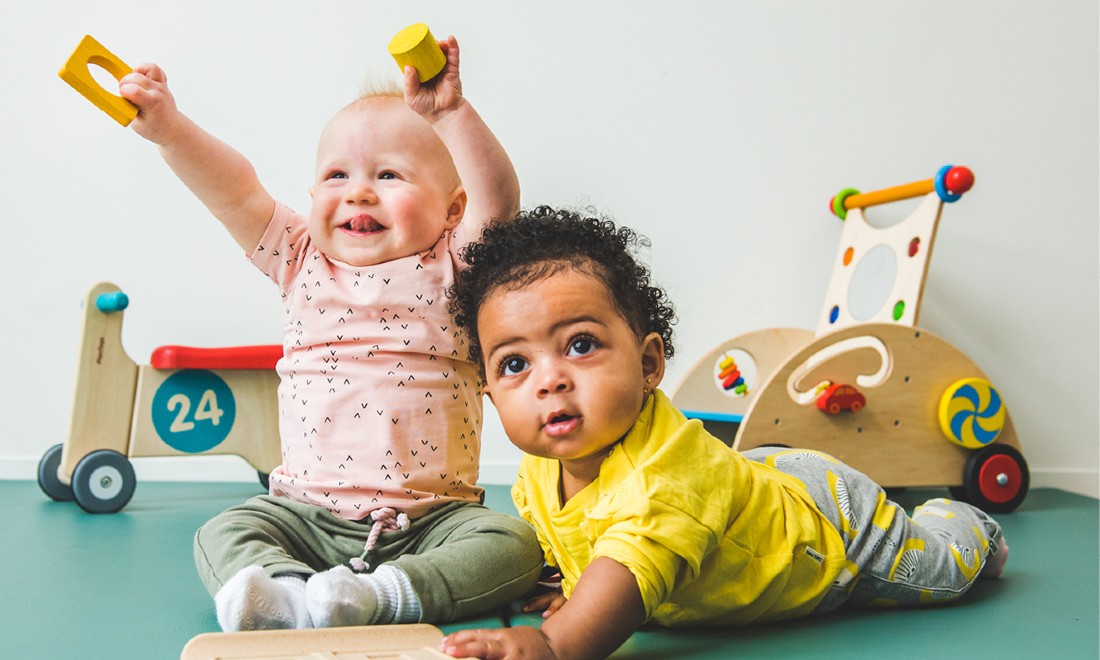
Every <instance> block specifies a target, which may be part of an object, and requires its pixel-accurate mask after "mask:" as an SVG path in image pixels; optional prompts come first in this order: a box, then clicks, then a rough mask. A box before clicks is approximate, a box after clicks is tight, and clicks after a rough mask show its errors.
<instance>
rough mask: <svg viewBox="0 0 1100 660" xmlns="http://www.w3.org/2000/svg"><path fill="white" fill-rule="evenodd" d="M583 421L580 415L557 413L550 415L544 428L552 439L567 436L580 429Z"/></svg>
mask: <svg viewBox="0 0 1100 660" xmlns="http://www.w3.org/2000/svg"><path fill="white" fill-rule="evenodd" d="M581 419H582V418H581V416H580V415H571V414H569V413H567V412H556V413H554V414H553V415H550V418H549V419H547V420H546V423H545V424H544V425H543V427H542V428H543V431H545V432H546V434H547V435H549V436H551V437H558V436H565V435H568V434H570V433H572V432H573V431H576V430H577V429H578V428H580V425H581Z"/></svg>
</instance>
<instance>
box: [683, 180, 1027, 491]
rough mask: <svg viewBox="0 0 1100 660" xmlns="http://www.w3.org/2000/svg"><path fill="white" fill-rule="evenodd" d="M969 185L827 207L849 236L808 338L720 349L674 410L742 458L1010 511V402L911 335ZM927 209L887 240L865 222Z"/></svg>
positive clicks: (923, 337)
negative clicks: (815, 462) (826, 460)
mask: <svg viewBox="0 0 1100 660" xmlns="http://www.w3.org/2000/svg"><path fill="white" fill-rule="evenodd" d="M972 184H973V174H972V173H971V172H970V170H968V169H966V168H964V167H952V166H945V167H943V168H941V169H940V170H939V172H937V174H936V176H935V177H934V178H933V179H928V180H925V181H918V182H915V183H911V184H906V185H903V186H898V187H895V188H889V189H886V190H880V191H876V192H872V193H867V194H860V193H859V192H858V191H856V190H852V189H846V190H844V191H842V192H841V193H840V194H838V195H837V196H836V197H835V198H834V199H833V200H832V202H831V204H830V206H831V208H832V210H833V212H834V214H836V215H837V216H838V217H840V218H841V220H844V229H843V232H842V234H841V241H840V248H839V250H838V252H837V258H836V261H835V263H834V265H833V273H832V278H831V280H830V283H829V287H828V291H827V294H826V299H825V305H824V308H823V310H822V314H821V317H820V319H819V322H818V327H817V330H816V332H811V331H809V330H800V329H791V328H772V329H766V330H758V331H753V332H749V333H746V334H743V335H740V336H737V337H734V338H733V339H730V340H729V341H726V342H723V343H722V344H720V345H719V346H717V347H715V348H714V349H713V350H711V351H709V352H708V353H707V354H706V355H704V356H703V357H702V358H701V359H700V360H699V361H698V362H697V363H696V364H695V365H693V366H692V368H691V369H690V370H689V371H688V373H687V374H686V375H685V377H684V378H683V379H682V380H681V382H680V383H679V384H678V385H677V387H676V389H675V390H674V392H673V396H672V402H673V404H675V405H676V406H677V407H678V408H680V409H681V410H683V411H684V414H686V415H687V416H688V417H693V418H697V419H701V420H703V422H704V424H705V425H707V427H708V428H709V429H710V430H711V431H712V432H714V433H715V434H716V435H718V436H719V437H725V438H731V437H732V445H733V447H734V448H735V449H738V450H747V449H752V448H754V447H761V446H785V447H797V448H804V449H814V450H819V451H823V452H826V453H828V454H830V455H832V456H835V457H836V458H837V459H839V460H841V461H843V462H845V463H847V464H849V465H851V466H852V467H854V468H856V469H858V470H860V471H862V472H864V473H865V474H867V475H868V476H870V477H871V478H872V479H874V480H875V481H877V482H878V483H879V484H881V485H882V486H884V487H887V488H903V487H917V486H946V487H948V488H949V489H950V490H951V492H952V495H953V497H955V498H956V499H962V500H965V501H968V502H970V503H972V504H974V505H976V506H978V507H980V508H982V509H984V510H986V511H989V512H1004V511H1012V510H1014V509H1015V508H1016V507H1018V506H1019V505H1020V503H1021V502H1022V501H1023V500H1024V498H1025V497H1026V495H1027V491H1028V486H1029V481H1030V477H1029V473H1028V468H1027V462H1026V461H1025V460H1024V457H1023V455H1022V454H1021V453H1020V444H1019V440H1018V439H1017V437H1016V430H1015V428H1014V427H1013V424H1012V419H1011V418H1010V417H1009V415H1008V412H1007V409H1006V407H1005V403H1004V400H1003V399H1002V398H1001V395H1000V393H999V392H998V391H997V389H996V388H994V387H993V385H992V384H991V383H990V382H989V381H988V380H987V379H986V377H985V375H984V374H983V373H982V372H981V370H980V369H979V368H978V367H977V365H975V364H974V363H973V362H972V361H971V360H970V359H968V358H967V357H966V356H965V355H963V354H962V352H960V351H959V350H958V349H956V348H955V347H953V346H952V345H951V344H949V343H947V342H946V341H945V340H943V339H941V338H940V337H937V336H936V335H934V334H933V333H931V332H928V331H927V330H925V329H923V328H920V327H919V326H917V315H918V313H919V309H920V302H921V294H922V292H923V289H924V279H925V275H926V273H927V268H928V261H929V259H930V257H931V254H932V244H933V242H934V240H935V235H936V227H937V224H938V223H939V219H940V214H941V211H942V209H943V204H944V203H945V202H954V201H956V200H958V199H959V198H960V197H961V196H962V194H963V193H964V192H966V191H967V190H969V188H970V187H971V185H972ZM914 197H922V198H923V199H922V200H921V201H920V203H919V206H918V207H917V208H916V209H915V210H914V211H913V212H912V213H911V214H910V215H909V217H908V218H906V219H905V220H903V221H901V222H899V223H897V224H894V225H892V226H890V227H886V228H878V227H874V226H872V225H871V224H869V223H868V222H867V220H866V219H865V217H864V214H863V209H864V208H866V207H868V206H873V205H876V204H883V203H887V202H893V201H898V200H902V199H909V198H914Z"/></svg>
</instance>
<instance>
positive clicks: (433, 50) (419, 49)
mask: <svg viewBox="0 0 1100 660" xmlns="http://www.w3.org/2000/svg"><path fill="white" fill-rule="evenodd" d="M389 50H390V55H393V59H394V60H395V61H396V62H397V66H398V68H400V69H401V70H402V71H404V70H405V67H406V66H411V67H412V68H414V69H416V73H417V77H418V78H420V82H422V83H423V82H427V81H429V80H431V79H432V78H435V77H436V76H437V75H439V72H440V71H442V70H443V67H444V66H446V64H447V56H446V55H444V54H443V50H442V49H441V48H440V47H439V42H437V41H436V40H435V37H433V36H432V31H431V30H429V29H428V26H427V25H424V24H423V23H414V24H412V25H410V26H409V27H407V28H405V29H404V30H401V31H400V32H398V33H397V34H396V35H394V37H393V39H391V40H390V46H389Z"/></svg>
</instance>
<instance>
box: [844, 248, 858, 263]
mask: <svg viewBox="0 0 1100 660" xmlns="http://www.w3.org/2000/svg"><path fill="white" fill-rule="evenodd" d="M855 253H856V251H855V250H853V249H852V248H848V249H847V250H845V251H844V265H845V266H849V265H851V263H852V256H853V255H855Z"/></svg>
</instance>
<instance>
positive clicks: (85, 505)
mask: <svg viewBox="0 0 1100 660" xmlns="http://www.w3.org/2000/svg"><path fill="white" fill-rule="evenodd" d="M135 486H137V477H135V476H134V467H133V466H132V465H130V461H129V460H128V459H127V458H126V457H125V456H123V455H122V454H120V453H118V452H117V451H112V450H110V449H99V450H97V451H93V452H92V453H90V454H88V455H87V456H85V457H84V458H82V459H80V462H79V463H77V464H76V469H75V470H73V498H74V499H76V503H77V504H79V505H80V508H82V509H84V510H85V511H87V512H88V513H114V512H116V511H118V510H120V509H122V507H124V506H126V504H127V502H129V501H130V498H131V497H133V496H134V487H135Z"/></svg>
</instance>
